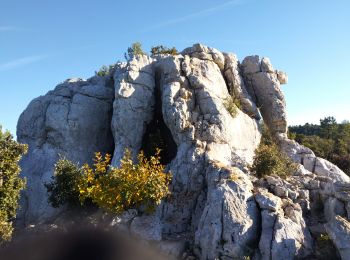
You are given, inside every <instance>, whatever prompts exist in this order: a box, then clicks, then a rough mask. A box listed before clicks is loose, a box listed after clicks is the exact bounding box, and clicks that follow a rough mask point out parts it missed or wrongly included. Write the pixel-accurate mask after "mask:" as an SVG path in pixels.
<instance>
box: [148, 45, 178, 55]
mask: <svg viewBox="0 0 350 260" xmlns="http://www.w3.org/2000/svg"><path fill="white" fill-rule="evenodd" d="M151 53H152V55H159V54H170V55H177V54H178V51H177V49H176V48H175V47H172V48H168V47H165V46H163V45H158V46H155V47H152V49H151Z"/></svg>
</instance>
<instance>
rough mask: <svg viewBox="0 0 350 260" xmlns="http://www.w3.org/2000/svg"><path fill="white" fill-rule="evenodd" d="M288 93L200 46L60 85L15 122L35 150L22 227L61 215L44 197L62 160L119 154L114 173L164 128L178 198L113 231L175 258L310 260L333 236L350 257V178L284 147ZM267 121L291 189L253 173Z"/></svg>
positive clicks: (250, 65) (264, 75) (121, 221)
mask: <svg viewBox="0 0 350 260" xmlns="http://www.w3.org/2000/svg"><path fill="white" fill-rule="evenodd" d="M285 83H287V75H286V74H285V73H284V72H282V71H277V70H274V69H273V67H272V65H271V62H270V61H269V59H268V58H262V59H260V58H259V57H258V56H250V57H247V58H245V59H244V60H243V62H242V63H240V62H239V61H238V59H237V57H236V56H235V55H234V54H231V53H222V52H220V51H218V50H216V49H214V48H209V47H206V46H203V45H200V44H196V45H194V46H192V47H190V48H187V49H185V50H184V51H182V53H181V54H178V55H174V56H172V55H156V56H154V57H148V56H146V55H136V56H135V57H134V58H133V59H131V60H129V61H127V62H125V63H118V64H116V65H115V66H114V67H113V68H112V69H111V70H110V71H109V74H108V75H107V76H104V77H99V76H95V77H92V78H90V79H88V80H81V79H73V80H68V81H65V82H63V83H62V84H59V85H58V86H57V87H56V88H55V89H54V90H53V91H50V92H49V93H47V94H46V95H45V96H41V97H39V98H37V99H34V100H33V101H32V102H31V103H30V104H29V106H28V107H27V109H26V110H25V111H24V112H23V113H22V115H21V117H20V119H19V122H18V128H17V136H18V140H19V141H20V142H23V143H28V144H29V147H30V150H29V152H28V154H27V155H26V156H25V157H24V158H23V160H22V162H21V165H22V172H23V175H24V176H26V177H27V181H28V189H27V190H26V191H25V192H24V194H23V195H24V196H23V199H22V203H21V204H22V210H21V212H19V215H18V223H19V225H28V224H31V223H50V222H51V221H53V219H56V220H57V216H58V213H59V211H62V210H63V211H64V210H65V209H64V208H62V209H60V210H55V209H53V208H51V207H50V206H49V205H48V204H47V194H46V189H45V187H44V183H45V182H47V181H48V180H49V179H50V177H51V176H52V174H53V168H54V164H55V162H56V161H57V159H58V158H59V155H60V154H61V155H63V156H66V157H67V158H68V159H71V160H74V161H76V162H78V163H81V164H82V163H85V162H88V163H89V162H90V160H91V158H92V157H93V154H94V152H97V151H100V152H105V153H112V154H113V159H112V165H113V166H118V165H119V161H120V159H121V157H122V156H123V153H124V151H125V149H126V148H127V149H130V150H131V152H132V154H133V155H134V156H136V155H137V153H138V152H139V150H140V149H141V147H142V146H143V145H144V143H145V142H146V143H147V140H148V139H147V138H148V137H149V136H150V132H152V131H155V130H159V131H160V132H161V134H162V137H163V139H164V140H165V142H167V147H168V148H167V149H168V150H167V151H165V152H166V155H167V156H166V157H167V162H166V163H167V166H166V169H167V170H170V171H171V172H172V175H173V180H172V183H171V186H170V190H171V197H170V198H168V199H166V200H164V201H163V203H162V204H161V205H160V206H159V207H158V208H157V210H156V212H155V213H154V214H152V215H138V214H137V212H136V213H135V212H134V211H133V214H131V213H130V212H126V213H124V214H122V215H121V216H117V217H116V218H115V219H114V220H113V221H112V223H111V225H112V226H117V227H119V229H123V230H126V231H127V232H130V233H131V235H133V236H137V237H140V238H141V239H144V240H149V241H153V242H154V243H157V244H158V245H159V248H160V249H161V250H163V251H166V252H168V253H170V254H172V255H174V256H175V257H181V256H182V255H183V252H184V251H186V253H185V254H184V256H186V255H187V256H188V255H191V254H192V255H194V256H195V257H196V258H199V259H242V258H244V257H248V256H250V257H252V258H253V259H294V258H308V257H312V256H313V254H314V238H315V236H317V235H318V234H319V233H326V232H327V233H328V234H329V236H330V237H331V238H332V240H333V241H334V244H335V246H336V247H337V248H338V250H339V253H340V254H341V256H342V257H343V258H344V259H348V258H346V257H348V248H347V247H346V241H347V240H346V239H348V236H349V232H348V230H347V229H346V228H345V227H348V222H346V221H348V220H346V219H348V218H349V215H350V202H349V201H350V188H349V185H350V179H349V177H348V176H347V175H346V174H345V173H343V172H342V171H341V170H340V169H339V168H338V167H336V166H335V165H333V164H331V163H329V162H328V161H325V160H324V159H321V158H317V157H316V156H315V155H314V153H313V152H312V151H311V150H310V149H308V148H305V147H303V146H301V145H299V144H297V143H296V142H294V141H292V140H289V139H288V138H287V119H286V110H285V99H284V96H283V93H282V91H281V87H280V85H281V84H285ZM229 98H231V99H233V100H235V102H236V103H239V104H240V106H239V108H238V107H237V108H236V110H237V111H236V113H235V115H231V114H230V112H229V111H228V109H227V108H226V107H227V105H226V102H227V100H228V99H229ZM261 117H262V119H263V121H264V122H265V124H266V125H267V126H268V128H269V130H270V132H271V133H272V134H273V136H274V138H275V140H276V141H277V143H278V144H279V146H280V148H281V149H282V151H284V152H285V153H286V154H287V155H288V156H289V157H290V158H292V159H293V160H294V161H295V162H297V163H298V164H299V169H298V170H297V171H296V172H295V174H294V175H293V176H291V177H289V178H288V179H286V180H284V179H280V178H278V177H274V176H267V177H266V178H263V179H260V180H258V179H256V178H255V177H254V176H252V175H251V173H250V172H249V166H250V165H251V164H252V162H253V157H254V150H255V149H256V148H257V146H258V145H259V142H260V137H261V133H260V128H259V120H260V119H261ZM126 216H127V217H126ZM125 219H127V220H125ZM327 223H336V224H334V225H332V224H327ZM324 224H326V226H324ZM338 236H345V238H344V239H343V240H339V241H338V240H337V238H338ZM343 241H345V242H343ZM189 258H191V256H190V257H189Z"/></svg>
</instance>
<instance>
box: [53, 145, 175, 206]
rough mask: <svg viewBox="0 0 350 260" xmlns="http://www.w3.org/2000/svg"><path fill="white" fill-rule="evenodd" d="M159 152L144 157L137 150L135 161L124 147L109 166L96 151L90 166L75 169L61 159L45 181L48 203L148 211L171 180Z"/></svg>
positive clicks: (166, 188) (107, 161)
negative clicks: (120, 156) (117, 161)
mask: <svg viewBox="0 0 350 260" xmlns="http://www.w3.org/2000/svg"><path fill="white" fill-rule="evenodd" d="M159 154H160V150H159V149H158V150H157V152H156V154H155V155H154V156H151V157H150V158H149V159H147V158H146V157H145V156H144V154H143V152H141V153H140V154H139V155H138V163H137V164H135V163H133V161H132V159H131V152H130V151H128V150H126V152H125V155H124V157H123V159H122V160H121V165H120V167H119V168H113V167H110V160H111V156H110V155H109V154H106V155H105V156H104V157H103V156H102V155H101V153H96V155H95V158H94V164H93V166H92V167H90V166H89V165H88V164H85V165H83V166H82V167H80V168H79V167H78V166H77V165H76V164H74V163H72V162H70V161H68V160H66V159H61V160H60V161H59V162H58V163H57V164H56V167H55V175H54V176H53V180H52V182H51V183H49V184H47V190H48V192H49V193H50V197H49V200H50V203H51V204H52V205H53V206H60V205H62V204H65V203H68V204H70V205H77V204H79V203H81V204H84V203H85V202H86V201H89V202H92V203H94V204H96V205H97V206H98V207H100V208H103V209H105V210H108V211H111V212H115V213H120V212H122V211H124V210H127V209H130V208H134V207H139V206H145V207H146V209H147V210H152V209H154V207H155V205H156V204H159V203H160V201H161V200H162V199H163V198H164V197H165V196H167V195H168V193H169V189H168V185H169V183H170V180H171V176H170V174H167V173H164V166H163V165H162V164H160V156H159Z"/></svg>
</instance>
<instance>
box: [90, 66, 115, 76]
mask: <svg viewBox="0 0 350 260" xmlns="http://www.w3.org/2000/svg"><path fill="white" fill-rule="evenodd" d="M114 66H115V65H109V66H108V67H107V66H106V65H103V66H102V67H101V68H100V69H99V71H95V75H96V76H100V77H104V76H108V75H110V74H111V72H112V71H113V69H114Z"/></svg>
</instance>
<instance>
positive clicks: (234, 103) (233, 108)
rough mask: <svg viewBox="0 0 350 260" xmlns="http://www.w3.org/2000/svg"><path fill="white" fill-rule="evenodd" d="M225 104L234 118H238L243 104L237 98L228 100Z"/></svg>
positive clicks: (230, 97)
mask: <svg viewBox="0 0 350 260" xmlns="http://www.w3.org/2000/svg"><path fill="white" fill-rule="evenodd" d="M223 104H224V107H225V108H226V110H227V111H228V112H229V113H230V115H231V116H232V117H236V116H237V113H238V109H241V103H240V102H239V100H238V99H237V98H233V97H232V96H229V97H228V98H226V99H225V100H224V103H223Z"/></svg>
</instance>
